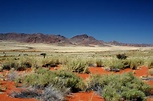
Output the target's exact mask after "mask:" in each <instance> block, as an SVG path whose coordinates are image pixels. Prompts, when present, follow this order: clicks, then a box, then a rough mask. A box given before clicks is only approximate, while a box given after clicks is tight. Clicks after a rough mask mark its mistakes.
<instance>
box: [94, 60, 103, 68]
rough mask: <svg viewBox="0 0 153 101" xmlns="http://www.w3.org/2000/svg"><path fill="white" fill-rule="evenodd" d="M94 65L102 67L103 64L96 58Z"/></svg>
mask: <svg viewBox="0 0 153 101" xmlns="http://www.w3.org/2000/svg"><path fill="white" fill-rule="evenodd" d="M96 65H97V67H103V66H104V64H103V61H102V59H97V60H96Z"/></svg>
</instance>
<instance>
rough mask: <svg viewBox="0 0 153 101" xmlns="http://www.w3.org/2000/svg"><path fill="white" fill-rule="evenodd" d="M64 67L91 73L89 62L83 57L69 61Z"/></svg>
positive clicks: (73, 70) (72, 70) (78, 71)
mask: <svg viewBox="0 0 153 101" xmlns="http://www.w3.org/2000/svg"><path fill="white" fill-rule="evenodd" d="M64 68H65V69H66V70H69V71H71V72H77V73H89V69H88V64H87V62H85V61H83V60H81V59H76V60H71V61H68V62H67V64H66V65H65V66H64Z"/></svg>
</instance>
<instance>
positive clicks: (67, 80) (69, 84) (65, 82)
mask: <svg viewBox="0 0 153 101" xmlns="http://www.w3.org/2000/svg"><path fill="white" fill-rule="evenodd" d="M16 81H21V82H22V83H23V84H24V85H25V86H37V87H39V88H45V87H47V86H48V85H52V86H53V87H55V88H57V89H59V90H60V91H63V90H65V89H68V88H69V89H70V90H71V91H72V92H77V91H81V90H83V89H84V88H85V84H84V82H83V80H82V79H81V78H80V77H78V76H77V75H75V74H74V73H72V72H68V71H65V70H57V71H49V69H46V68H39V69H38V70H36V72H35V73H31V74H29V75H26V76H24V77H22V78H18V80H16ZM17 83H18V82H17Z"/></svg>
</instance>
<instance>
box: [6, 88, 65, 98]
mask: <svg viewBox="0 0 153 101" xmlns="http://www.w3.org/2000/svg"><path fill="white" fill-rule="evenodd" d="M66 94H67V92H66V91H65V92H62V91H59V90H58V89H56V88H54V87H53V86H47V87H45V88H44V89H42V90H41V92H40V91H39V89H37V88H35V87H28V88H24V90H21V91H13V92H11V93H10V94H9V96H11V97H14V98H35V99H38V100H40V101H64V100H65V96H66Z"/></svg>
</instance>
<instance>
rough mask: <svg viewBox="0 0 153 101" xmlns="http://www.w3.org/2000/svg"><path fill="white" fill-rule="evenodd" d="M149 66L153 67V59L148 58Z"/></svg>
mask: <svg viewBox="0 0 153 101" xmlns="http://www.w3.org/2000/svg"><path fill="white" fill-rule="evenodd" d="M148 68H153V59H150V60H148Z"/></svg>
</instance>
